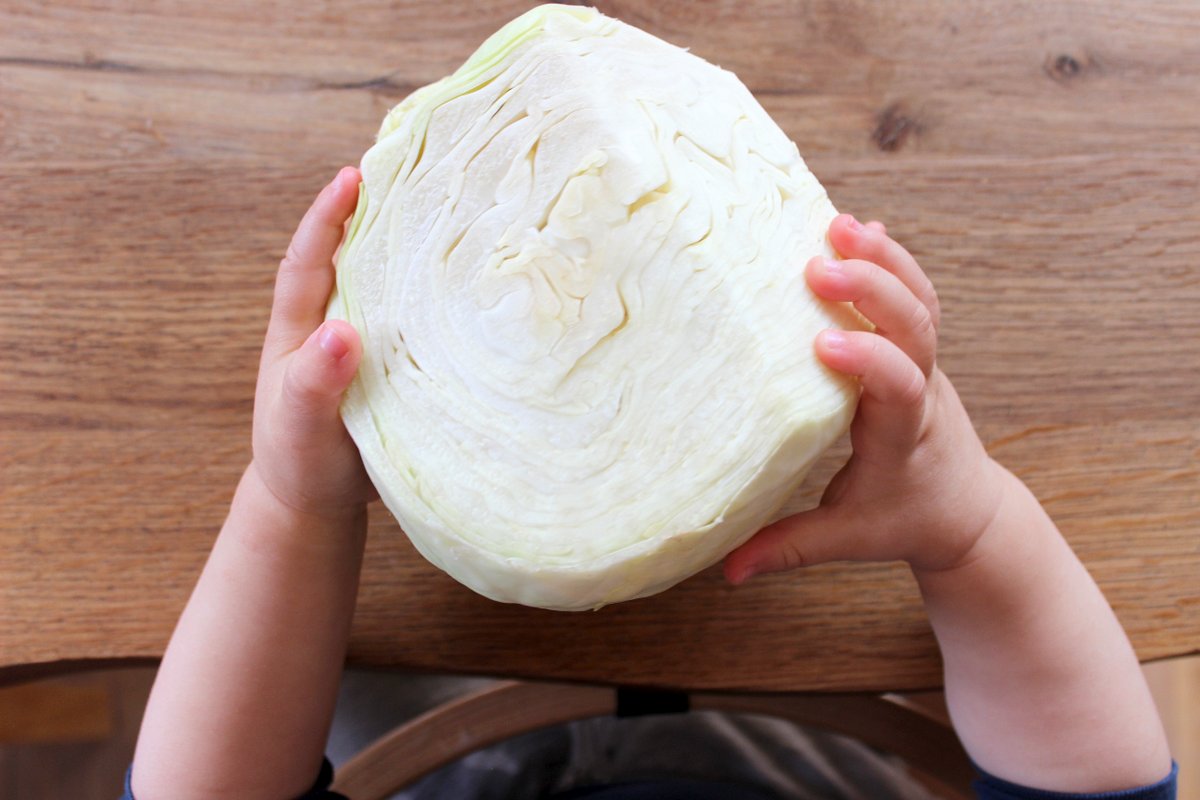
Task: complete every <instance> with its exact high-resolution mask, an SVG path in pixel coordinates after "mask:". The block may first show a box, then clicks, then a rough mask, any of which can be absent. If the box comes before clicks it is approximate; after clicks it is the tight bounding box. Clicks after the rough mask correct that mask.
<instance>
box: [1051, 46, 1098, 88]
mask: <svg viewBox="0 0 1200 800" xmlns="http://www.w3.org/2000/svg"><path fill="white" fill-rule="evenodd" d="M1088 63H1089V61H1088V59H1087V58H1086V57H1084V58H1082V59H1080V58H1076V57H1075V56H1073V55H1071V54H1070V53H1061V54H1059V55H1057V56H1054V55H1050V56H1046V63H1045V64H1044V65H1043V69H1045V71H1046V74H1047V75H1049V76H1050V78H1051V79H1052V80H1054V81H1057V82H1058V83H1068V82H1070V81H1072V80H1074V79H1075V78H1077V77H1079V75H1080V74H1082V73H1083V71H1084V69H1085V68H1086V67H1087V66H1088Z"/></svg>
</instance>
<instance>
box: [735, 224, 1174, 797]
mask: <svg viewBox="0 0 1200 800" xmlns="http://www.w3.org/2000/svg"><path fill="white" fill-rule="evenodd" d="M830 239H831V240H832V242H833V245H834V247H835V248H836V249H837V251H838V252H839V253H841V254H843V255H844V256H845V257H846V258H845V259H843V260H839V261H836V262H827V261H824V260H821V259H814V261H813V262H811V263H810V264H809V265H808V272H807V275H808V280H809V284H810V286H811V287H812V288H813V290H814V291H815V292H816V293H817V294H818V295H820V296H822V297H825V298H827V299H830V300H839V301H849V302H853V303H854V304H855V306H856V308H858V310H859V311H860V312H861V313H862V314H863V315H864V316H866V317H867V318H868V319H870V320H871V321H872V322H873V323H874V324H875V326H876V329H875V331H874V332H871V333H867V332H832V331H826V332H823V333H822V334H821V335H820V336H819V337H818V339H817V342H816V349H817V354H818V356H819V357H820V358H821V359H822V360H823V361H824V362H825V363H826V364H827V365H828V366H829V367H831V368H833V369H836V370H839V371H842V372H845V373H848V374H851V375H856V376H858V377H859V379H860V381H861V383H862V389H863V396H862V399H861V402H860V404H859V409H858V413H857V415H856V417H855V420H854V422H853V424H852V426H851V441H852V444H853V447H854V452H853V455H852V456H851V458H850V460H849V461H848V462H847V464H846V466H845V468H843V469H842V471H841V472H839V473H838V474H837V475H836V476H835V477H834V479H833V480H832V481H831V482H830V485H829V487H828V488H827V489H826V491H825V495H824V497H823V498H822V500H821V504H820V505H819V506H818V507H817V508H816V509H813V510H812V511H808V512H804V513H802V514H799V515H796V516H793V517H789V518H787V519H784V520H780V521H779V522H777V523H775V524H773V525H771V526H769V527H767V528H765V529H763V530H762V531H760V532H759V533H758V534H757V535H756V536H755V537H754V538H753V539H751V540H750V541H749V542H747V543H746V544H744V545H743V546H742V547H740V548H738V550H736V551H734V552H733V553H731V554H730V555H729V556H728V557H727V559H726V561H725V573H726V576H727V577H728V578H729V580H731V581H733V582H734V583H740V582H742V581H744V580H746V579H748V578H750V577H752V576H753V575H755V574H757V573H763V572H774V571H779V570H786V569H792V568H795V567H800V566H807V565H810V564H817V563H822V562H826V561H835V560H856V561H888V560H903V561H906V562H908V564H909V565H910V566H911V567H912V570H913V574H914V575H915V576H916V578H917V582H918V585H919V586H920V589H921V594H922V597H923V599H924V602H925V608H926V611H927V612H928V614H929V619H930V621H931V624H932V625H933V629H934V633H935V635H936V636H937V640H938V644H939V646H940V648H941V651H942V658H943V663H944V668H945V684H946V697H947V702H948V704H949V707H950V714H951V718H952V720H953V722H954V727H955V730H956V732H957V733H958V735H959V738H960V739H961V740H962V742H963V745H964V746H965V747H966V749H967V752H968V753H969V754H970V756H971V758H972V759H974V761H975V762H976V763H977V764H978V765H979V766H980V767H981V768H983V769H984V770H986V771H987V772H989V773H991V774H993V775H995V776H997V777H999V778H1004V779H1006V780H1008V781H1010V782H1013V783H1017V784H1022V785H1025V786H1030V787H1036V788H1038V789H1044V790H1053V791H1064V792H1098V791H1109V790H1119V789H1128V788H1133V787H1136V786H1142V785H1145V784H1149V783H1153V782H1155V781H1158V780H1160V779H1162V778H1163V777H1165V776H1166V775H1167V774H1168V773H1169V771H1170V768H1171V758H1170V754H1169V752H1168V749H1167V744H1166V739H1165V736H1164V734H1163V730H1162V725H1161V722H1160V721H1159V718H1158V713H1157V711H1156V709H1155V707H1154V703H1153V700H1152V698H1151V696H1150V693H1149V690H1148V689H1147V687H1146V683H1145V680H1144V678H1143V676H1142V673H1141V670H1140V668H1139V666H1138V662H1137V658H1136V656H1135V654H1134V652H1133V648H1132V646H1131V645H1130V643H1129V640H1128V638H1127V637H1126V635H1125V632H1124V630H1123V629H1122V628H1121V626H1120V623H1119V622H1118V621H1117V619H1116V617H1115V615H1114V614H1113V612H1112V610H1111V609H1110V608H1109V606H1108V604H1107V602H1106V601H1105V599H1104V596H1103V595H1102V594H1101V592H1100V589H1099V588H1098V587H1097V586H1096V584H1095V582H1094V581H1093V580H1092V578H1091V576H1090V575H1089V574H1088V573H1087V570H1086V569H1085V568H1084V567H1083V565H1082V564H1081V563H1080V561H1079V560H1078V558H1076V556H1075V554H1074V553H1073V552H1072V551H1071V548H1070V546H1069V545H1068V544H1067V542H1066V540H1065V539H1064V538H1063V537H1062V535H1061V534H1060V533H1059V531H1058V529H1057V528H1056V527H1055V526H1054V523H1053V522H1051V520H1050V518H1049V517H1048V516H1047V515H1046V513H1045V511H1044V510H1043V509H1042V507H1041V506H1040V505H1039V503H1038V502H1037V500H1036V499H1035V498H1034V497H1033V495H1032V494H1031V493H1030V492H1029V490H1028V489H1027V488H1026V487H1025V486H1024V485H1023V484H1022V483H1021V482H1020V481H1019V480H1018V479H1017V478H1016V477H1014V476H1013V475H1012V474H1011V473H1009V472H1008V471H1007V470H1005V469H1004V468H1003V467H1001V466H1000V465H999V464H997V463H996V462H995V461H993V460H992V459H991V458H989V457H988V455H987V453H986V451H985V450H984V448H983V445H982V443H981V442H980V441H979V438H978V436H977V435H976V434H975V432H974V429H973V428H972V426H971V422H970V420H969V419H968V417H967V414H966V411H965V410H964V408H963V406H962V403H961V402H960V401H959V398H958V395H957V394H956V393H955V391H954V387H953V386H952V385H951V384H950V381H949V380H948V379H947V378H946V376H945V375H944V374H943V373H942V372H941V370H939V369H938V368H937V364H936V349H937V328H938V323H939V316H940V311H939V306H938V300H937V295H936V293H935V292H934V289H933V286H932V284H931V283H930V282H929V279H928V278H927V277H926V276H925V274H924V273H923V272H922V271H921V269H920V267H919V266H918V264H917V262H916V261H915V260H914V259H913V257H912V256H911V255H910V254H909V253H908V252H907V251H906V250H905V249H904V248H902V247H901V246H900V245H899V244H897V243H896V242H895V241H893V240H892V239H891V238H889V237H888V236H887V233H886V230H885V229H884V228H883V226H882V225H880V224H879V223H870V224H868V225H865V226H864V225H861V224H859V223H858V222H857V221H855V220H854V218H853V217H850V216H848V215H842V216H840V217H838V219H836V220H835V221H834V223H833V225H832V226H831V228H830Z"/></svg>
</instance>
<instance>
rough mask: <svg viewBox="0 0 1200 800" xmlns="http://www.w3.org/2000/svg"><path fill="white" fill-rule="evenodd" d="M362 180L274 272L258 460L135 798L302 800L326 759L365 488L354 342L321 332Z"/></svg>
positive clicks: (211, 576)
mask: <svg viewBox="0 0 1200 800" xmlns="http://www.w3.org/2000/svg"><path fill="white" fill-rule="evenodd" d="M358 180H359V179H358V173H357V171H355V170H353V169H345V170H342V172H340V173H339V174H338V176H337V177H336V178H335V179H334V180H333V182H332V183H330V184H329V186H327V187H326V188H325V189H324V190H323V191H322V192H321V194H320V195H319V196H318V197H317V199H316V201H315V202H314V203H313V206H312V208H310V209H309V211H308V213H307V214H306V215H305V217H304V220H303V221H302V222H301V224H300V227H299V229H298V230H297V232H296V236H295V238H294V239H293V241H292V245H291V247H290V248H289V249H288V255H287V257H285V258H284V260H283V263H282V264H281V265H280V268H279V274H278V276H277V278H276V284H275V303H274V306H273V308H272V312H271V322H270V326H269V328H268V331H267V341H266V344H265V346H264V348H263V356H262V363H261V366H260V370H259V380H258V388H257V391H256V394H255V408H254V460H253V461H252V462H251V464H250V466H249V467H248V468H247V469H246V471H245V473H244V474H243V476H242V480H241V482H240V483H239V485H238V488H237V492H236V494H235V495H234V499H233V503H232V506H231V508H230V510H229V516H228V517H227V519H226V521H225V525H224V527H223V528H222V529H221V532H220V535H219V536H218V537H217V541H216V544H215V545H214V547H213V550H212V553H211V555H210V556H209V559H208V563H207V564H206V565H205V567H204V571H203V573H202V574H201V576H200V580H199V582H198V583H197V584H196V587H195V589H194V591H193V592H192V596H191V599H190V600H189V602H188V604H187V607H186V609H185V610H184V612H183V615H182V616H181V617H180V620H179V623H178V625H177V626H176V628H175V633H174V635H173V636H172V637H171V642H170V644H169V646H168V647H167V651H166V654H165V655H164V657H163V662H162V666H161V668H160V669H159V672H158V676H157V678H156V679H155V683H154V688H153V690H152V691H151V695H150V700H149V703H148V705H147V708H146V714H145V717H144V718H143V721H142V728H141V732H140V733H139V736H138V743H137V751H136V753H135V755H134V765H133V774H132V787H133V792H134V795H135V796H136V797H137V798H138V800H158V799H159V798H171V799H172V800H190V798H202V797H203V798H208V797H238V798H245V799H246V800H254V799H255V798H275V799H276V800H277V799H278V798H281V797H295V796H298V795H300V794H302V793H304V792H305V791H306V790H308V789H309V787H311V786H312V784H313V782H314V780H315V779H316V777H317V770H318V768H319V767H320V765H321V762H322V752H323V750H324V747H325V740H326V737H327V735H328V731H329V725H330V721H331V719H332V715H333V706H334V701H335V698H336V694H337V685H338V679H339V676H340V675H341V671H342V662H343V660H344V658H345V651H346V643H347V639H348V637H349V631H350V620H351V617H352V615H353V612H354V602H355V595H356V593H357V589H358V575H359V567H360V564H361V561H362V553H363V547H364V543H365V539H366V501H367V499H368V497H369V495H370V492H371V489H370V483H369V481H368V480H367V478H366V475H365V474H364V473H363V469H362V464H361V462H360V461H359V460H358V454H357V451H356V450H355V449H354V445H353V443H352V442H351V441H350V439H349V437H348V436H347V434H346V431H345V429H344V428H343V427H342V425H341V422H340V420H339V419H338V413H337V408H338V403H339V402H340V399H341V394H342V391H343V390H344V389H345V387H346V386H347V385H348V384H349V382H350V380H351V379H352V377H353V375H354V372H355V369H356V368H357V364H358V360H359V358H360V357H361V345H360V344H359V340H358V336H357V334H356V333H355V331H354V329H353V328H352V327H350V326H349V325H347V324H345V323H341V322H327V323H324V324H322V319H323V316H324V313H323V312H324V307H325V302H326V300H327V298H328V296H329V292H330V290H331V288H332V281H333V274H332V271H333V267H332V258H333V254H334V251H335V249H336V247H337V245H338V242H339V240H340V239H341V235H342V225H343V223H344V222H345V220H346V219H347V218H348V217H349V215H350V213H351V212H352V211H353V208H354V202H355V197H356V196H357V186H358Z"/></svg>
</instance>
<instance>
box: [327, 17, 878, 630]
mask: <svg viewBox="0 0 1200 800" xmlns="http://www.w3.org/2000/svg"><path fill="white" fill-rule="evenodd" d="M362 173H363V186H362V191H361V193H360V198H359V205H358V209H357V211H356V213H355V216H354V219H353V221H352V222H351V225H350V230H349V232H348V236H347V239H346V242H345V244H344V245H343V248H342V252H341V253H340V255H339V259H338V260H339V263H338V271H337V290H336V292H335V295H334V297H333V299H332V300H331V303H330V307H329V316H330V317H336V318H341V319H346V320H348V321H350V323H352V324H353V325H354V326H355V328H356V329H357V330H358V331H359V333H360V334H361V336H362V339H363V343H364V356H363V362H362V366H361V367H360V368H359V371H358V375H357V377H356V378H355V380H354V383H353V385H352V386H351V388H350V390H349V391H348V392H347V395H346V398H345V401H344V403H343V405H342V416H343V419H344V420H345V423H346V427H347V429H348V430H349V431H350V434H351V435H352V436H353V438H354V441H355V442H356V443H357V445H358V447H359V450H360V451H361V453H362V457H363V462H364V463H365V464H366V467H367V471H368V472H369V474H370V476H371V478H372V480H373V481H374V482H375V485H376V487H378V489H379V493H380V495H381V496H382V498H383V501H384V502H385V503H386V505H387V507H388V508H389V509H390V510H391V512H392V513H393V514H394V515H395V516H396V519H397V520H398V521H399V522H400V524H401V526H402V527H403V528H404V530H405V532H406V533H407V534H408V536H409V538H410V539H411V540H412V542H413V544H414V545H415V546H416V547H417V549H418V550H419V551H420V552H421V553H422V554H423V555H424V556H425V557H426V558H427V559H429V560H430V561H431V562H433V563H434V564H436V565H437V566H438V567H440V568H442V569H443V570H445V571H446V572H448V573H449V574H450V575H452V576H453V577H455V578H456V579H458V580H459V581H461V582H462V583H464V584H466V585H467V586H469V587H471V588H472V589H474V590H476V591H477V592H480V593H482V594H484V595H487V596H488V597H492V598H494V599H496V600H501V601H505V602H517V603H524V604H527V605H532V606H541V607H545V608H555V609H564V610H575V609H588V608H597V607H599V606H602V605H605V604H607V603H614V602H618V601H621V600H628V599H631V598H634V597H641V596H645V595H648V594H653V593H655V592H659V591H662V590H663V589H666V588H668V587H669V586H672V585H673V584H675V583H678V582H679V581H681V580H683V579H684V578H686V577H688V576H689V575H692V574H694V573H695V572H697V571H699V570H701V569H703V568H705V567H707V566H709V565H711V564H713V563H714V562H716V561H717V560H718V559H720V558H721V557H722V556H724V555H725V554H726V553H727V552H729V551H730V550H731V549H732V548H734V547H735V546H737V545H738V544H740V543H742V542H743V541H745V540H746V539H747V538H748V537H749V536H750V535H751V534H753V533H754V532H755V531H756V530H757V529H758V528H759V527H761V526H762V525H763V524H765V523H766V522H768V521H769V520H770V519H771V518H772V517H773V515H774V514H775V513H776V512H777V511H778V510H779V508H780V506H781V505H782V504H783V502H784V501H785V500H786V499H787V498H788V496H789V495H791V494H792V493H793V491H794V490H795V489H796V488H797V486H798V485H799V483H800V481H801V480H802V478H803V477H804V475H805V473H806V472H807V471H808V469H809V468H810V467H811V465H812V463H813V461H815V460H816V458H817V457H818V456H819V455H820V454H821V452H822V451H823V450H824V449H825V448H826V447H827V446H828V445H829V444H830V443H831V442H832V441H833V440H834V439H835V438H837V437H838V436H840V435H841V434H842V433H843V432H844V431H845V429H846V426H847V425H848V424H849V420H850V418H851V416H852V415H853V412H854V407H855V403H856V400H857V387H856V385H855V383H854V382H853V381H852V380H849V379H847V378H845V377H843V376H839V375H836V374H834V373H833V372H831V371H829V370H828V369H826V368H824V367H823V366H821V365H820V364H819V363H818V362H817V360H816V359H815V357H814V354H813V338H814V337H815V335H816V333H817V332H818V331H820V330H821V329H822V328H826V327H830V326H837V327H860V323H859V319H858V317H857V316H856V315H855V314H854V312H853V310H852V309H849V307H847V306H843V305H840V304H831V303H826V302H824V301H820V300H818V299H817V298H816V297H815V296H814V295H813V294H812V293H811V291H810V290H809V289H808V287H807V285H806V283H805V280H804V275H803V265H804V263H805V261H806V260H807V259H808V258H810V257H811V256H813V255H816V254H819V253H824V254H827V255H833V252H832V250H831V249H830V247H829V245H828V242H827V238H826V233H827V230H828V226H829V222H830V221H831V220H832V219H833V217H834V216H835V214H836V212H835V211H834V208H833V205H832V204H831V203H830V202H829V199H828V197H827V196H826V194H825V191H824V190H823V189H822V188H821V186H820V184H819V183H818V182H817V180H816V179H815V178H814V177H813V175H812V174H811V173H810V172H809V171H808V169H807V168H806V167H805V165H804V162H803V161H802V160H801V158H800V155H799V153H798V151H797V149H796V146H795V145H794V144H792V143H791V142H790V141H789V140H788V138H787V136H786V135H785V134H784V133H783V132H782V131H781V130H780V129H779V128H778V126H777V125H775V123H774V122H773V121H772V120H771V119H770V118H769V117H768V116H767V114H766V112H764V111H763V109H762V108H761V107H760V106H759V104H758V103H757V102H756V101H755V99H754V98H753V97H752V96H751V94H750V92H749V91H748V90H747V89H746V87H745V86H743V85H742V83H741V82H740V81H739V80H738V79H737V78H736V77H735V76H734V75H733V74H732V73H730V72H727V71H725V70H722V69H719V68H718V67H716V66H713V65H712V64H709V63H708V62H706V61H704V60H702V59H700V58H697V57H696V56H693V55H691V54H689V53H688V52H687V51H685V50H682V49H680V48H677V47H674V46H672V45H669V44H667V43H665V42H663V41H661V40H659V39H656V38H654V37H652V36H650V35H649V34H647V33H644V32H643V31H640V30H638V29H636V28H633V27H631V26H629V25H626V24H624V23H621V22H618V21H616V20H614V19H610V18H608V17H605V16H603V15H601V14H599V13H597V12H596V11H594V10H592V9H584V8H577V7H568V6H554V5H549V6H540V7H538V8H536V9H534V10H532V11H530V12H528V13H526V14H525V15H523V16H521V17H520V18H518V19H516V20H514V21H513V22H511V23H509V24H508V25H506V26H505V27H504V28H502V29H501V30H500V31H498V32H497V33H496V34H494V35H493V36H492V37H491V38H489V39H488V40H487V41H486V42H485V43H484V44H483V46H482V47H481V48H480V49H479V50H478V51H477V52H476V53H475V54H474V55H473V56H472V57H471V58H470V59H469V60H468V61H467V62H466V63H465V64H463V66H462V67H461V68H460V69H459V70H458V71H457V72H455V73H454V74H453V75H450V76H449V77H447V78H444V79H442V80H440V81H438V82H437V83H434V84H431V85H429V86H426V87H424V88H422V89H419V90H417V91H416V92H414V93H413V94H412V95H410V96H409V97H408V98H407V99H405V100H404V101H403V102H401V103H400V104H399V105H398V106H397V107H396V108H395V109H393V110H392V111H391V112H390V113H389V114H388V115H387V118H386V119H385V120H384V122H383V125H382V127H381V128H380V131H379V135H378V139H377V142H376V144H375V146H374V147H372V148H371V149H370V150H369V151H368V152H367V153H366V155H365V156H364V157H363V160H362Z"/></svg>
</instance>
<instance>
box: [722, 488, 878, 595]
mask: <svg viewBox="0 0 1200 800" xmlns="http://www.w3.org/2000/svg"><path fill="white" fill-rule="evenodd" d="M844 517H845V514H844V513H843V512H842V511H841V510H840V509H839V508H838V507H836V506H819V507H817V508H814V509H813V510H811V511H805V512H803V513H800V514H796V515H795V516H791V517H787V518H785V519H781V520H779V521H778V522H776V523H773V524H771V525H768V526H767V527H765V528H763V529H762V530H761V531H759V532H758V533H756V534H754V536H752V537H751V538H750V540H749V541H747V542H746V543H745V544H743V545H742V546H741V547H738V548H737V549H736V550H734V551H733V552H732V553H730V554H729V555H727V556H725V563H724V572H725V579H726V580H727V581H729V582H730V583H732V584H734V585H735V586H736V585H738V584H741V583H745V582H746V581H748V580H749V579H750V578H752V577H754V576H755V575H764V574H766V573H770V572H784V571H786V570H792V569H799V568H800V567H809V566H813V565H814V564H824V563H825V562H827V561H840V560H843V559H846V558H848V557H849V554H850V552H851V551H850V548H849V545H851V543H852V542H853V541H854V539H855V537H854V535H853V532H852V531H851V530H850V529H848V527H847V523H848V520H846V519H844ZM850 524H853V523H850Z"/></svg>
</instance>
